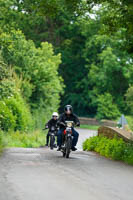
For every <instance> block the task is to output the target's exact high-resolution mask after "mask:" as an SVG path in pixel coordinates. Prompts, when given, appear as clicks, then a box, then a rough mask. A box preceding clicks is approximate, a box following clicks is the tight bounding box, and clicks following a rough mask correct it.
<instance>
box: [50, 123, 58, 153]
mask: <svg viewBox="0 0 133 200" xmlns="http://www.w3.org/2000/svg"><path fill="white" fill-rule="evenodd" d="M49 135H50V149H51V150H53V149H54V148H55V136H56V135H57V129H56V128H55V127H54V126H52V127H51V129H50V131H49Z"/></svg>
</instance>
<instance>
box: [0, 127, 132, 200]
mask: <svg viewBox="0 0 133 200" xmlns="http://www.w3.org/2000/svg"><path fill="white" fill-rule="evenodd" d="M80 133H81V134H82V136H81V137H80V139H79V145H78V148H79V150H80V151H77V152H73V153H72V154H71V155H70V159H65V158H63V157H62V155H61V152H57V151H56V150H54V151H51V150H49V149H48V148H38V149H23V148H12V149H7V150H6V151H5V152H4V154H3V156H2V157H1V158H0V200H68V199H69V200H133V167H132V166H128V165H126V164H123V163H121V162H114V161H111V160H108V159H106V158H104V157H101V156H99V155H97V154H95V153H92V152H83V151H81V144H80V143H81V142H82V141H83V140H84V139H85V138H86V137H89V136H92V135H93V134H96V133H95V132H92V131H85V130H80Z"/></svg>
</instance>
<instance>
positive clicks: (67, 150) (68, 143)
mask: <svg viewBox="0 0 133 200" xmlns="http://www.w3.org/2000/svg"><path fill="white" fill-rule="evenodd" d="M71 146H72V141H71V138H68V139H67V142H66V158H69V155H70V151H71Z"/></svg>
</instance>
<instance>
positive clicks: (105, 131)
mask: <svg viewBox="0 0 133 200" xmlns="http://www.w3.org/2000/svg"><path fill="white" fill-rule="evenodd" d="M101 134H102V135H104V136H106V137H108V138H113V137H114V136H115V135H117V136H118V137H120V138H123V140H124V141H126V142H129V141H132V140H133V135H132V133H130V132H127V131H125V130H123V129H119V128H113V127H109V126H101V127H99V129H98V135H101Z"/></svg>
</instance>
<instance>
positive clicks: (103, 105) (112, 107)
mask: <svg viewBox="0 0 133 200" xmlns="http://www.w3.org/2000/svg"><path fill="white" fill-rule="evenodd" d="M119 116H120V112H119V110H118V107H117V105H116V104H114V103H113V98H112V96H111V95H110V94H109V93H105V94H103V95H99V96H98V109H97V118H98V119H111V120H112V119H117V118H118V117H119Z"/></svg>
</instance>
